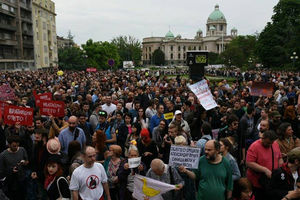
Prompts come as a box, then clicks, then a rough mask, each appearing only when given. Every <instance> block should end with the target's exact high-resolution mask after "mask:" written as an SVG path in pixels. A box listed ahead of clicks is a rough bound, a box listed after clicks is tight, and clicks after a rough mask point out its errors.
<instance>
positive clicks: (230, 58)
mask: <svg viewBox="0 0 300 200" xmlns="http://www.w3.org/2000/svg"><path fill="white" fill-rule="evenodd" d="M256 42H257V37H256V36H255V35H246V36H238V37H236V38H234V39H233V40H232V41H231V42H230V43H229V44H228V45H226V48H225V51H224V52H223V53H222V54H221V55H220V56H221V59H223V63H224V64H226V65H233V66H236V67H242V66H243V65H248V60H249V59H250V58H251V60H252V61H253V63H254V64H255V63H257V62H259V60H258V59H257V56H256V54H255V46H256Z"/></svg>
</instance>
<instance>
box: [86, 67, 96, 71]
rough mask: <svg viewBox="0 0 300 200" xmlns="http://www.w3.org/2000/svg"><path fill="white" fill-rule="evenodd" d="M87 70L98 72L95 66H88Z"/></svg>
mask: <svg viewBox="0 0 300 200" xmlns="http://www.w3.org/2000/svg"><path fill="white" fill-rule="evenodd" d="M86 71H87V72H96V71H97V69H96V68H95V67H90V68H86Z"/></svg>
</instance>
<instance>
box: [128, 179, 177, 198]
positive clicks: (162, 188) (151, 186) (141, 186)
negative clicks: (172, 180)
mask: <svg viewBox="0 0 300 200" xmlns="http://www.w3.org/2000/svg"><path fill="white" fill-rule="evenodd" d="M175 187H176V186H175V185H170V184H168V183H164V182H160V181H158V180H155V179H152V178H148V177H145V176H140V175H138V174H136V175H135V176H134V190H133V194H132V196H133V197H134V198H136V199H138V200H144V199H145V197H148V199H149V200H163V198H162V196H161V195H162V194H164V193H166V192H168V191H170V190H174V189H175Z"/></svg>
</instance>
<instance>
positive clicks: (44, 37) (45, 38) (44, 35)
mask: <svg viewBox="0 0 300 200" xmlns="http://www.w3.org/2000/svg"><path fill="white" fill-rule="evenodd" d="M43 39H44V41H46V40H47V35H46V33H44V34H43Z"/></svg>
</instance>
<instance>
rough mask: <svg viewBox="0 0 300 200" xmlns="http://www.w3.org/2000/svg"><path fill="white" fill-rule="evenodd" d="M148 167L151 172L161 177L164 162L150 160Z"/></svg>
mask: <svg viewBox="0 0 300 200" xmlns="http://www.w3.org/2000/svg"><path fill="white" fill-rule="evenodd" d="M150 167H151V169H152V171H153V172H154V173H155V174H156V175H158V176H162V175H163V173H164V170H165V164H164V162H163V161H162V160H161V159H158V158H156V159H154V160H152V162H151V165H150Z"/></svg>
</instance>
